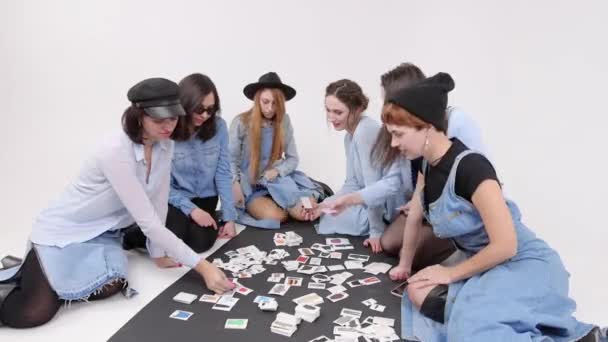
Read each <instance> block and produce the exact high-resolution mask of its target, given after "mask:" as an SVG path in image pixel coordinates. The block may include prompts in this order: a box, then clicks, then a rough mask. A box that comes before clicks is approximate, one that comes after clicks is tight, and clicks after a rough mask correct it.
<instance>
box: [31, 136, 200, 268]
mask: <svg viewBox="0 0 608 342" xmlns="http://www.w3.org/2000/svg"><path fill="white" fill-rule="evenodd" d="M173 147H174V146H173V141H171V140H165V141H161V142H158V143H156V144H154V146H153V148H152V167H151V169H150V174H149V175H147V173H148V171H147V169H148V165H147V163H146V160H145V158H144V148H143V145H141V144H136V143H134V142H132V141H131V139H129V137H128V136H127V135H126V134H125V133H124V132H123V131H122V130H120V131H119V132H116V133H114V134H112V135H110V136H107V137H105V139H103V143H102V144H101V146H99V147H98V149H97V150H96V152H95V153H94V154H93V156H92V157H91V158H89V159H88V160H87V161H86V162H85V163H84V166H83V167H82V169H81V170H80V174H79V175H78V177H77V178H76V179H75V180H74V181H73V182H71V183H70V184H69V185H68V186H67V187H66V188H65V190H64V191H63V193H61V195H60V196H59V197H58V198H57V199H55V200H54V201H52V202H51V203H50V204H49V206H48V207H47V208H46V209H44V210H43V211H42V212H41V213H40V215H38V217H37V218H36V220H35V222H34V225H33V227H32V234H31V236H30V240H31V241H32V242H33V243H36V244H39V245H45V246H57V247H61V248H63V247H65V246H67V245H69V244H73V243H79V242H84V241H89V240H91V239H93V238H95V237H98V236H100V235H102V234H103V233H105V232H107V231H113V230H118V229H121V228H125V227H127V226H129V225H131V224H133V223H137V224H138V225H139V227H140V228H141V230H142V232H143V233H144V235H146V236H147V237H148V242H147V243H148V250H149V251H150V255H151V256H152V257H160V256H164V255H169V256H170V257H172V258H174V259H175V260H177V261H179V262H181V263H183V264H184V265H187V266H189V267H194V266H196V264H198V263H199V261H200V260H201V257H200V256H199V255H198V254H196V253H195V252H194V251H193V250H192V249H191V248H190V247H188V246H187V245H186V244H185V243H184V242H183V241H182V240H181V239H179V238H178V237H177V236H175V234H173V233H172V232H171V231H170V230H169V229H167V228H166V227H165V220H166V218H167V209H168V204H167V201H168V197H169V177H170V172H171V156H172V155H173Z"/></svg>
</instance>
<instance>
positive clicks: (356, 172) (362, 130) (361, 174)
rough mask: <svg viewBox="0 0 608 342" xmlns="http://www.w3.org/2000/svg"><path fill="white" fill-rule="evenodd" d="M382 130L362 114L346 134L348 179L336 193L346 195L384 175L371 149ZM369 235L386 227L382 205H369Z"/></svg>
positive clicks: (379, 232)
mask: <svg viewBox="0 0 608 342" xmlns="http://www.w3.org/2000/svg"><path fill="white" fill-rule="evenodd" d="M379 131H380V125H379V124H378V123H377V122H376V121H374V120H373V119H371V118H369V117H367V116H362V117H361V120H360V121H359V123H358V124H357V128H356V129H355V132H354V134H352V135H351V134H346V135H345V136H344V150H345V152H346V180H345V181H344V185H342V188H341V189H340V190H338V192H337V193H336V195H338V196H339V195H344V194H348V193H351V192H355V191H359V190H361V189H364V188H366V187H367V186H370V185H371V184H374V183H375V182H377V181H378V180H380V179H381V177H382V171H381V170H380V169H379V168H377V167H374V165H372V161H371V150H372V146H373V145H374V141H375V140H376V137H377V135H378V132H379ZM367 210H368V218H369V230H370V231H369V235H370V236H371V237H374V238H375V237H378V236H380V235H381V234H382V232H383V231H384V228H385V224H384V222H382V207H381V206H368V208H367Z"/></svg>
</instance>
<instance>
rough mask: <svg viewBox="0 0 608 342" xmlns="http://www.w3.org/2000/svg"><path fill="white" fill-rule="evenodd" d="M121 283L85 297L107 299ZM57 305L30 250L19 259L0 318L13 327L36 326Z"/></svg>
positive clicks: (43, 320)
mask: <svg viewBox="0 0 608 342" xmlns="http://www.w3.org/2000/svg"><path fill="white" fill-rule="evenodd" d="M124 285H125V284H124V282H114V283H112V284H108V285H105V286H104V287H103V288H102V290H101V291H99V292H98V293H96V294H95V295H91V296H90V297H89V300H99V299H104V298H108V297H110V296H112V295H114V294H116V293H118V292H120V290H121V289H122V288H123V287H124ZM61 304H62V301H61V300H60V299H59V297H57V294H56V293H55V291H54V290H53V289H52V288H51V285H50V284H49V281H48V279H47V278H46V275H45V274H44V271H43V270H42V266H41V265H40V262H39V261H38V256H37V254H36V252H35V251H34V249H31V250H30V251H29V253H28V254H27V256H26V257H25V261H24V262H23V266H22V269H21V279H20V281H19V284H18V285H17V287H15V289H13V291H11V293H9V295H8V296H7V297H6V299H5V300H4V303H2V306H0V321H1V322H2V323H4V324H5V325H7V326H9V327H13V328H32V327H36V326H39V325H42V324H44V323H46V322H48V321H50V320H51V319H52V318H53V317H54V316H55V314H56V313H57V311H58V310H59V308H60V307H61Z"/></svg>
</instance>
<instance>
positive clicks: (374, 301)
mask: <svg viewBox="0 0 608 342" xmlns="http://www.w3.org/2000/svg"><path fill="white" fill-rule="evenodd" d="M361 303H363V305H365V306H370V305H372V304H376V303H378V302H377V301H376V300H375V299H373V298H369V299H366V300H364V301H362V302H361Z"/></svg>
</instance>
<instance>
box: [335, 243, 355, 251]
mask: <svg viewBox="0 0 608 342" xmlns="http://www.w3.org/2000/svg"><path fill="white" fill-rule="evenodd" d="M332 246H333V248H334V251H340V250H345V249H355V247H353V245H350V244H348V245H346V244H343V245H332Z"/></svg>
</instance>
